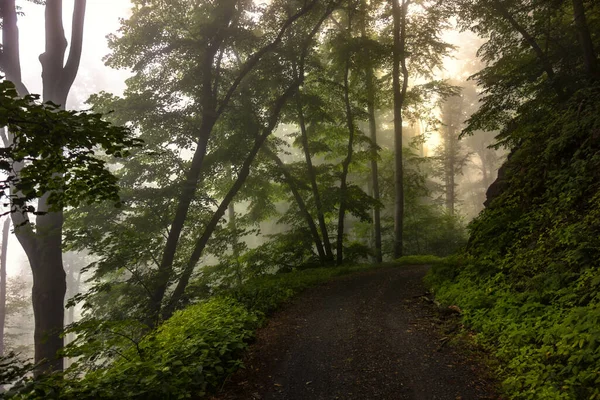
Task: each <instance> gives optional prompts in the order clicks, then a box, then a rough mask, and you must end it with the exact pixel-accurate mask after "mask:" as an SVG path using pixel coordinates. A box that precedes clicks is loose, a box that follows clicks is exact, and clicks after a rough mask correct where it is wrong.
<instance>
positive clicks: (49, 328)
mask: <svg viewBox="0 0 600 400" xmlns="http://www.w3.org/2000/svg"><path fill="white" fill-rule="evenodd" d="M14 3H15V2H14V0H5V1H3V2H2V4H1V5H0V12H1V13H2V18H3V27H2V32H3V46H4V47H3V50H2V54H1V57H0V66H1V67H2V69H3V70H4V71H5V73H6V76H7V78H8V79H10V80H13V83H15V85H16V87H17V89H18V91H19V94H20V95H25V94H27V88H26V87H25V86H24V85H23V83H22V82H21V67H20V64H19V33H18V29H17V25H16V23H17V16H16V12H15V4H14ZM85 8H86V0H75V4H74V9H73V20H72V30H71V46H70V50H69V54H68V58H67V61H66V63H64V58H65V52H66V48H67V40H66V38H65V33H64V28H63V22H62V1H61V0H47V2H46V8H45V38H46V39H45V40H46V43H45V51H44V53H43V54H41V55H40V62H41V64H42V81H43V82H42V85H43V96H42V99H43V101H44V102H47V101H51V102H53V103H55V104H57V105H59V106H60V107H62V108H65V106H66V101H67V96H68V93H69V91H70V89H71V86H72V84H73V81H74V80H75V76H76V75H77V70H78V68H79V61H80V59H81V51H82V46H83V23H84V19H85ZM9 135H10V132H9ZM7 140H8V141H10V140H11V139H10V138H7ZM18 169H19V168H18V167H17V168H16V170H17V171H16V173H17V174H18ZM17 195H18V194H17ZM47 199H48V194H45V195H44V196H42V198H40V199H39V201H38V210H39V211H48V204H47ZM12 219H13V221H14V222H15V226H16V227H17V228H16V229H15V234H16V236H17V239H18V240H19V242H20V243H21V245H22V246H23V249H24V250H25V253H26V254H27V258H28V259H29V263H30V265H31V270H32V272H33V291H32V303H33V311H34V318H35V332H34V347H35V359H34V361H35V362H36V364H38V366H37V368H36V369H35V371H34V375H36V376H39V375H40V374H42V373H45V372H52V371H60V370H62V368H63V361H62V359H61V358H59V357H57V353H58V351H59V350H60V349H61V348H62V347H63V339H62V337H61V333H62V329H63V324H64V297H65V292H66V282H65V271H64V268H63V264H62V226H63V214H62V211H59V212H48V213H47V214H44V215H40V216H38V217H37V218H36V231H35V232H34V231H33V229H32V226H31V225H30V223H29V220H28V217H27V215H25V214H23V213H21V212H19V211H16V212H13V213H12ZM44 360H46V361H45V362H42V361H44Z"/></svg>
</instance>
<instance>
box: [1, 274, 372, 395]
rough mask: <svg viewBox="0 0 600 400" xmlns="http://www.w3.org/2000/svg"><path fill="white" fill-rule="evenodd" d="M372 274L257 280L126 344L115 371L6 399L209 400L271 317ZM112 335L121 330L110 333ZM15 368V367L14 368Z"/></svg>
mask: <svg viewBox="0 0 600 400" xmlns="http://www.w3.org/2000/svg"><path fill="white" fill-rule="evenodd" d="M367 268H370V266H343V267H337V268H318V269H307V270H303V271H294V272H290V273H282V274H275V275H267V276H264V277H260V278H256V279H252V280H250V281H248V282H246V283H245V284H244V285H242V286H240V287H237V288H235V289H231V290H224V291H221V292H220V293H219V294H218V295H216V296H213V297H212V298H211V299H210V300H204V301H202V302H200V303H198V304H195V305H191V306H189V307H187V308H186V309H185V310H182V311H178V312H177V313H175V314H174V315H173V316H172V317H171V318H170V319H169V320H168V321H166V322H165V323H164V324H162V325H161V326H160V327H158V328H157V329H156V330H154V331H151V332H148V333H146V334H145V335H143V336H141V337H140V338H134V337H126V338H125V339H124V340H122V341H121V342H120V345H118V346H117V347H116V348H115V349H116V350H117V351H118V353H119V358H117V360H116V361H114V362H113V363H110V364H108V365H106V366H103V367H98V366H97V367H96V368H95V369H90V370H88V372H87V374H86V375H85V376H84V377H81V375H80V373H81V367H82V366H81V365H80V364H78V363H76V364H74V365H73V366H72V367H71V368H70V369H69V370H67V371H66V372H65V378H66V379H60V377H59V376H56V375H55V376H50V377H47V378H45V379H42V380H40V381H32V380H28V379H26V380H25V381H23V382H21V383H20V384H19V385H18V386H16V387H15V388H14V389H13V390H12V391H11V392H9V393H8V394H7V398H10V399H19V400H20V399H61V400H62V399H65V400H71V399H72V400H75V399H80V400H86V399H90V400H91V399H98V398H105V399H140V400H141V399H148V400H152V399H157V400H158V399H169V398H173V399H179V398H190V397H196V398H200V397H204V396H205V395H206V394H207V393H209V392H211V391H214V390H215V389H217V388H218V387H219V386H220V385H221V384H222V382H223V380H224V379H225V378H226V377H227V376H228V375H230V374H231V373H232V372H234V371H235V370H237V369H238V368H240V367H242V363H241V355H242V352H243V350H244V349H245V348H246V347H247V345H248V342H249V341H250V340H251V339H252V337H253V336H254V331H255V330H256V328H258V327H259V326H260V325H261V324H262V323H263V322H264V317H265V315H267V314H268V313H270V312H272V311H274V310H275V309H277V308H278V307H279V306H281V304H282V303H284V302H285V301H287V300H288V299H290V297H292V296H294V295H295V294H297V293H299V292H300V291H302V290H304V289H306V288H307V287H310V286H314V285H317V284H319V283H323V282H326V281H327V280H329V279H331V278H332V277H334V276H338V275H343V274H347V273H350V272H355V271H359V270H364V269H367ZM121 326H122V327H124V326H125V325H121ZM98 328H99V329H103V328H102V327H101V326H99V327H98ZM105 328H108V327H105ZM110 329H111V330H113V331H116V329H119V328H118V327H117V326H111V327H110ZM121 333H122V335H120V336H121V338H122V339H123V336H126V335H125V334H123V332H121ZM116 336H119V335H115V337H116ZM113 345H116V342H115V343H113ZM103 346H104V347H106V344H104V345H103ZM92 347H94V345H92ZM80 350H82V351H83V352H84V353H85V352H89V354H98V353H97V349H95V348H89V347H88V348H87V349H86V348H82V347H80ZM11 365H15V364H14V362H13V363H12V364H11ZM7 371H9V372H10V371H12V370H7ZM13 375H14V376H13ZM16 376H18V371H17V373H16V375H15V374H11V378H12V377H16Z"/></svg>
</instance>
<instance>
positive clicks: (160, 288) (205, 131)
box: [147, 0, 318, 325]
mask: <svg viewBox="0 0 600 400" xmlns="http://www.w3.org/2000/svg"><path fill="white" fill-rule="evenodd" d="M317 3H318V1H317V0H313V1H311V2H310V3H307V4H305V6H304V7H303V8H302V9H301V10H299V11H298V12H297V13H296V14H294V15H292V16H290V17H289V18H288V19H286V21H285V22H284V23H283V24H282V26H281V29H280V30H279V33H278V35H277V37H276V38H275V39H274V40H273V41H272V42H270V43H269V44H267V45H266V46H264V47H263V48H261V49H260V50H258V51H257V52H256V53H254V54H253V55H252V56H251V57H250V58H249V59H248V60H247V61H246V62H245V63H244V65H242V67H241V68H240V72H239V73H238V75H237V76H236V78H235V80H234V81H233V83H232V84H231V85H230V86H229V87H228V89H227V90H226V92H225V94H224V96H223V98H222V100H220V101H219V100H218V95H219V87H217V85H216V84H215V85H213V83H214V82H216V81H218V79H216V78H217V77H215V76H214V71H213V63H214V59H215V56H216V55H217V53H218V52H219V49H220V47H221V46H222V44H223V40H224V37H225V35H226V33H227V32H226V31H227V29H226V28H227V27H228V26H229V23H230V22H231V18H232V17H233V11H234V7H229V5H230V4H234V5H235V2H234V3H231V1H228V2H227V3H225V2H222V3H219V4H223V6H224V7H225V9H226V11H227V12H224V13H223V15H222V16H221V20H222V23H221V25H220V26H219V27H218V28H220V29H218V30H217V31H216V33H215V35H214V37H213V38H212V40H210V41H208V43H209V44H208V45H207V50H206V52H205V55H204V60H202V66H203V71H202V79H203V81H202V89H201V90H202V93H201V99H200V103H201V107H202V113H203V119H202V125H201V128H200V132H199V135H198V137H199V139H198V143H197V147H196V151H195V153H194V157H193V159H192V164H191V166H190V169H189V170H188V173H187V175H186V180H185V183H184V186H183V191H182V194H181V196H180V198H179V202H178V204H177V210H176V212H175V217H174V219H173V223H172V224H171V229H170V230H169V235H168V237H167V242H166V244H165V248H164V251H163V256H162V259H161V263H160V265H159V268H158V274H157V276H156V278H155V285H154V286H155V289H154V291H153V294H152V298H151V302H150V315H149V318H148V321H147V323H148V324H150V325H155V324H157V323H158V322H159V321H160V315H161V308H162V302H163V299H164V297H165V293H166V290H167V287H168V286H169V283H170V281H171V279H172V277H173V261H174V259H175V253H176V251H177V245H178V243H179V238H180V236H181V232H182V230H183V227H184V224H185V220H186V218H187V214H188V211H189V208H190V204H191V202H192V200H193V198H194V196H195V193H196V187H197V185H198V182H199V180H200V173H201V170H202V164H203V162H204V156H205V155H206V150H207V146H208V140H209V138H210V135H211V133H212V129H213V127H214V125H215V123H216V122H217V120H218V119H219V117H220V116H221V114H222V113H223V112H224V111H225V108H226V107H227V106H228V105H229V102H230V100H231V98H232V96H233V94H234V93H235V92H236V90H237V88H238V87H239V85H240V84H241V82H242V81H243V79H244V78H245V77H246V76H247V75H248V74H249V73H250V72H251V71H252V70H253V69H254V68H255V66H256V65H257V64H258V62H259V61H260V60H261V59H262V57H263V56H264V55H265V54H267V53H269V52H270V51H273V50H275V48H276V47H277V46H278V45H279V43H281V41H282V39H283V36H284V35H285V33H286V32H287V30H288V29H289V28H290V27H291V26H292V25H293V24H294V22H295V21H296V20H298V19H300V18H301V17H302V16H304V15H305V14H307V13H309V12H310V10H311V9H312V8H313V7H315V6H316V4H317ZM190 274H191V272H190ZM184 276H185V275H184ZM188 279H189V277H188ZM183 280H184V281H185V279H183ZM180 282H181V279H180ZM186 285H187V283H186ZM186 285H184V286H186ZM178 287H179V284H178ZM176 290H177V289H176ZM181 294H183V293H181ZM167 307H168V308H169V307H170V306H169V305H167ZM169 313H170V312H169V311H168V310H167V311H166V312H164V313H162V314H163V315H164V314H169Z"/></svg>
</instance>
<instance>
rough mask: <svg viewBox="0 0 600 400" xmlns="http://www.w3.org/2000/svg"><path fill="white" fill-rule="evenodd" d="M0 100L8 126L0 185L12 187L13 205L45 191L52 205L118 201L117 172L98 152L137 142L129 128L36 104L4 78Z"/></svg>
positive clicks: (122, 149)
mask: <svg viewBox="0 0 600 400" xmlns="http://www.w3.org/2000/svg"><path fill="white" fill-rule="evenodd" d="M0 101H1V104H0V126H3V127H6V129H8V132H9V133H8V136H7V134H6V133H5V134H4V138H3V139H5V147H3V148H1V149H0V170H2V171H3V172H4V174H5V175H6V177H5V178H4V179H3V180H2V181H1V182H0V189H2V190H3V191H5V192H6V191H7V190H8V189H10V188H11V187H13V188H14V190H13V192H12V193H13V194H12V195H11V196H10V197H11V199H10V200H11V201H12V204H13V206H17V207H19V208H21V209H23V210H25V211H33V210H34V209H33V206H31V205H28V203H29V202H30V201H32V200H34V199H37V198H40V197H41V196H42V195H44V194H45V193H48V192H50V197H49V203H50V204H51V207H52V209H53V210H55V209H61V208H63V207H69V206H71V207H76V206H78V205H79V204H82V203H92V202H95V201H104V200H108V201H111V202H113V203H119V196H118V192H119V187H118V185H117V178H116V177H115V176H114V175H113V174H112V173H111V172H110V171H109V170H108V169H107V168H106V161H105V159H103V158H102V156H110V157H117V158H123V157H127V156H128V154H129V151H130V149H132V148H135V147H139V146H140V145H141V142H140V140H138V139H136V138H134V137H133V134H132V133H131V131H130V130H129V129H127V128H125V127H117V126H113V125H111V124H110V123H108V122H106V121H104V120H103V119H102V115H100V114H95V113H89V112H79V111H65V110H62V109H60V108H59V107H58V106H56V105H54V104H51V103H46V104H40V103H39V102H38V97H37V96H34V95H28V96H25V97H23V98H21V97H19V96H18V95H17V92H16V90H15V88H14V85H13V84H12V83H10V82H8V81H2V82H0ZM9 142H10V143H9ZM96 153H98V154H96ZM17 171H18V176H17V175H15V172H17ZM4 195H5V196H6V194H4ZM44 211H46V210H44Z"/></svg>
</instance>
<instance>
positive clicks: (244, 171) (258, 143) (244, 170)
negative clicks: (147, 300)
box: [162, 81, 300, 319]
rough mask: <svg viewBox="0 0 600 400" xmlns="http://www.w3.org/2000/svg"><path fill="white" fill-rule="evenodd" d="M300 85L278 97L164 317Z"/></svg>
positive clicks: (169, 312)
mask: <svg viewBox="0 0 600 400" xmlns="http://www.w3.org/2000/svg"><path fill="white" fill-rule="evenodd" d="M299 85H300V82H299V81H296V82H295V83H294V84H292V85H291V86H290V87H289V88H288V89H287V90H286V92H285V93H284V94H283V95H282V96H281V97H280V98H279V99H278V101H277V103H276V105H275V106H274V109H273V112H272V114H271V118H270V121H269V126H268V127H265V128H264V130H263V132H262V133H261V134H260V135H259V136H258V137H257V138H256V140H255V142H254V146H253V147H252V149H251V150H250V153H249V154H248V155H247V156H246V159H245V160H244V163H243V165H242V167H241V169H240V171H239V173H238V177H237V179H236V180H235V182H234V183H233V185H232V187H231V188H230V189H229V192H227V194H226V195H225V198H224V199H223V200H222V201H221V204H219V207H218V208H217V210H216V211H215V213H214V214H213V216H212V218H211V219H210V221H209V222H208V224H207V225H206V227H205V228H204V232H203V233H202V236H200V238H198V240H197V242H196V246H195V247H194V251H193V252H192V255H191V256H190V259H189V261H188V263H187V265H186V267H185V269H184V271H183V273H182V274H181V277H180V278H179V281H178V282H177V285H176V287H175V290H174V291H173V294H172V295H171V298H170V300H169V303H168V304H167V305H166V307H165V308H164V310H163V312H162V317H163V319H167V318H169V317H170V316H171V315H172V314H173V312H174V311H175V309H176V308H177V304H178V303H179V300H180V299H181V297H182V296H183V293H184V292H185V288H186V287H187V285H188V283H189V280H190V278H191V276H192V273H193V272H194V268H195V267H196V264H197V263H198V261H200V257H202V253H203V252H204V248H205V247H206V244H207V243H208V240H209V239H210V237H211V236H212V234H213V232H214V230H215V228H216V227H217V225H218V224H219V221H220V220H221V218H222V217H223V215H225V212H226V211H227V208H228V207H229V204H230V203H231V201H232V200H233V198H234V197H235V196H236V195H237V193H238V192H239V190H240V189H241V188H242V186H243V185H244V183H245V182H246V179H247V178H248V176H249V175H250V167H251V166H252V163H253V162H254V159H255V158H256V155H257V154H258V152H259V151H260V149H261V147H262V146H263V144H264V142H265V141H266V140H267V138H268V137H269V135H270V134H271V133H272V132H273V130H274V129H275V127H276V126H277V123H278V121H279V115H280V114H281V110H282V108H283V106H284V105H285V103H286V102H287V100H288V98H289V97H290V96H291V95H293V93H294V92H295V91H296V90H297V89H298V86H299Z"/></svg>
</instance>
